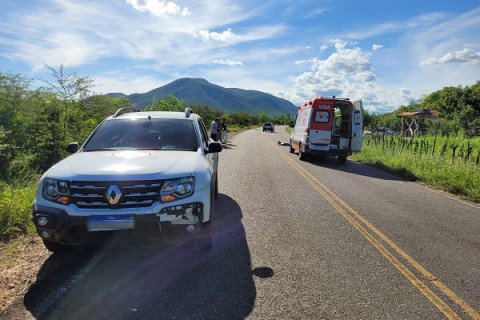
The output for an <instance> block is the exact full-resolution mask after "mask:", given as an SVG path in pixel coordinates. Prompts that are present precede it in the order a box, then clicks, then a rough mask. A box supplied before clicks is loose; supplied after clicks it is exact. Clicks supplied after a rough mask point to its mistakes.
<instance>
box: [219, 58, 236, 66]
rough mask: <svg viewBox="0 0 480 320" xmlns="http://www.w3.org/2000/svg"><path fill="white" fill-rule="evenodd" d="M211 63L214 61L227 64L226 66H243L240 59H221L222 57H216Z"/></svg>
mask: <svg viewBox="0 0 480 320" xmlns="http://www.w3.org/2000/svg"><path fill="white" fill-rule="evenodd" d="M213 63H216V64H224V65H227V66H238V65H240V66H243V62H242V61H233V60H229V59H227V60H223V59H216V60H213Z"/></svg>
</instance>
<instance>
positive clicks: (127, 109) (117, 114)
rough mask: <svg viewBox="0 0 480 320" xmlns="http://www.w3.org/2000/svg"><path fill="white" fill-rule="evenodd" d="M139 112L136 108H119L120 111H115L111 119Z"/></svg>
mask: <svg viewBox="0 0 480 320" xmlns="http://www.w3.org/2000/svg"><path fill="white" fill-rule="evenodd" d="M140 111H142V110H140V109H138V108H134V107H127V108H120V109H118V110H117V112H115V114H114V115H113V117H114V118H116V117H119V116H121V115H122V114H125V113H130V112H140Z"/></svg>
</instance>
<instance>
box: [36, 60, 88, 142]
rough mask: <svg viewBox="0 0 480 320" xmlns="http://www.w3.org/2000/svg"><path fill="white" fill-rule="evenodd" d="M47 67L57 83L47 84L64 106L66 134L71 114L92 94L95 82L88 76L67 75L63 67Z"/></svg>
mask: <svg viewBox="0 0 480 320" xmlns="http://www.w3.org/2000/svg"><path fill="white" fill-rule="evenodd" d="M46 67H47V68H48V69H50V71H52V76H53V78H54V80H55V82H49V81H45V82H46V83H47V84H48V85H49V87H50V89H52V90H53V92H54V93H55V94H56V95H57V97H58V99H59V100H60V101H62V104H63V129H64V133H66V132H67V130H68V121H69V117H70V113H71V112H72V110H74V109H75V108H76V107H77V106H78V105H80V104H81V102H82V101H85V100H86V99H87V98H88V97H89V96H90V94H92V88H93V86H94V81H93V80H92V79H90V78H89V77H87V76H80V75H78V74H77V73H71V74H66V73H65V72H64V70H63V65H61V66H60V67H59V69H58V70H56V69H54V68H53V67H50V66H46Z"/></svg>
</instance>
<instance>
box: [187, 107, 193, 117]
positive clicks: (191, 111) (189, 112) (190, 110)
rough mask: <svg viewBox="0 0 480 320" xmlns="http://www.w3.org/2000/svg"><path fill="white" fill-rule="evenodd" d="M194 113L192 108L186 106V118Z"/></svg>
mask: <svg viewBox="0 0 480 320" xmlns="http://www.w3.org/2000/svg"><path fill="white" fill-rule="evenodd" d="M192 113H193V110H192V108H185V118H190V115H191V114H192Z"/></svg>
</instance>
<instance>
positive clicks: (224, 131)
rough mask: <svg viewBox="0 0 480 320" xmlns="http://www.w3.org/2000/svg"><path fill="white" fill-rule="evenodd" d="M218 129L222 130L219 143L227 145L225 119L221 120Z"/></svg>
mask: <svg viewBox="0 0 480 320" xmlns="http://www.w3.org/2000/svg"><path fill="white" fill-rule="evenodd" d="M220 127H221V128H222V131H221V136H220V142H221V143H227V124H226V120H225V119H222V122H221V124H220Z"/></svg>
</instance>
